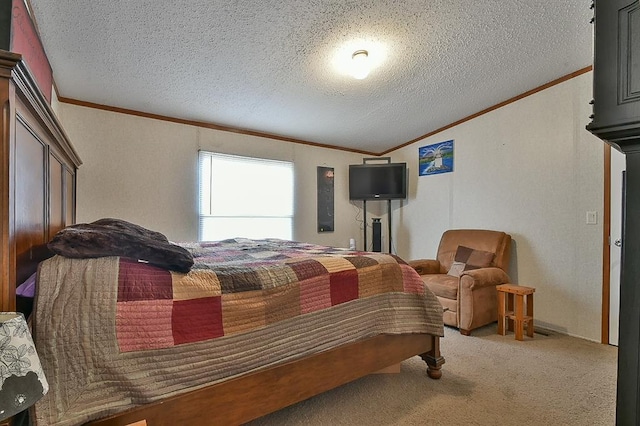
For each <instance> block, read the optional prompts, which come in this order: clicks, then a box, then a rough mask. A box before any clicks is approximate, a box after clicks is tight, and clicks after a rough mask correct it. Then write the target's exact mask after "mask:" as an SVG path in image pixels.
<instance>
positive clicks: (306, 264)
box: [287, 259, 328, 281]
mask: <svg viewBox="0 0 640 426" xmlns="http://www.w3.org/2000/svg"><path fill="white" fill-rule="evenodd" d="M287 265H289V267H290V268H291V269H293V271H294V272H295V273H296V276H297V277H298V280H299V281H304V280H306V279H309V278H311V277H317V276H319V275H327V274H328V271H327V268H325V267H324V266H323V265H322V263H320V262H318V261H317V260H315V259H308V260H296V261H295V262H289V263H287Z"/></svg>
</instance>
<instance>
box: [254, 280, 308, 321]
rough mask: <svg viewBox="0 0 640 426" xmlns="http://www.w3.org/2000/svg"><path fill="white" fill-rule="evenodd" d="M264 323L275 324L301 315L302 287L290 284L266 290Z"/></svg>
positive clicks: (264, 295)
mask: <svg viewBox="0 0 640 426" xmlns="http://www.w3.org/2000/svg"><path fill="white" fill-rule="evenodd" d="M263 297H264V298H265V309H264V321H265V323H266V324H273V323H275V322H278V321H283V320H286V319H289V318H293V317H296V316H298V315H300V286H298V285H297V283H296V284H289V285H284V286H280V287H277V288H273V289H269V290H265V291H264V294H263Z"/></svg>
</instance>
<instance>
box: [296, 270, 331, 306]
mask: <svg viewBox="0 0 640 426" xmlns="http://www.w3.org/2000/svg"><path fill="white" fill-rule="evenodd" d="M330 307H331V283H330V280H329V275H326V274H325V275H321V276H319V277H312V278H307V279H306V280H304V281H302V282H300V312H301V313H303V314H307V313H309V312H314V311H319V310H321V309H326V308H330Z"/></svg>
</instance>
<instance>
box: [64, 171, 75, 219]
mask: <svg viewBox="0 0 640 426" xmlns="http://www.w3.org/2000/svg"><path fill="white" fill-rule="evenodd" d="M64 182H65V184H64V190H65V192H66V195H65V205H66V208H65V225H66V226H69V225H73V224H74V223H76V216H75V213H76V197H75V193H76V175H75V173H73V172H72V171H71V170H69V169H65V181H64Z"/></svg>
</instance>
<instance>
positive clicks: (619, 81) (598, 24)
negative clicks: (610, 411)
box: [587, 0, 640, 425]
mask: <svg viewBox="0 0 640 426" xmlns="http://www.w3.org/2000/svg"><path fill="white" fill-rule="evenodd" d="M592 7H593V8H594V24H595V27H594V35H595V37H594V45H595V46H594V65H593V78H594V80H593V97H594V99H593V115H592V117H591V118H592V121H591V123H590V124H589V125H588V126H587V129H588V130H589V131H591V132H592V133H593V134H595V135H596V136H598V137H600V138H601V139H603V140H605V141H606V142H607V143H609V144H610V145H611V146H612V147H614V148H615V149H618V150H620V151H622V152H623V153H625V155H626V162H627V164H626V170H627V171H626V180H625V183H624V187H625V193H624V195H623V199H624V206H623V215H624V218H623V231H622V232H623V238H622V240H623V245H622V272H621V274H622V276H621V280H620V282H621V284H620V330H619V346H618V389H617V403H616V423H617V424H618V425H638V424H640V0H594V2H593V4H592Z"/></svg>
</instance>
